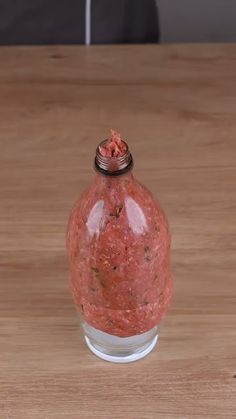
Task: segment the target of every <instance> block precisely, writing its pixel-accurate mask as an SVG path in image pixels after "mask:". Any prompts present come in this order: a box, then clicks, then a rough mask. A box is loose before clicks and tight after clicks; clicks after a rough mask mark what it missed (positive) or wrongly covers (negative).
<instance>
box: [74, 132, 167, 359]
mask: <svg viewBox="0 0 236 419" xmlns="http://www.w3.org/2000/svg"><path fill="white" fill-rule="evenodd" d="M132 167H133V159H132V155H131V153H130V151H129V148H128V145H127V144H126V143H125V142H124V141H122V140H121V139H120V136H119V134H117V133H115V132H114V131H112V136H111V138H110V139H108V140H105V141H103V142H102V143H100V144H99V146H98V147H97V150H96V157H95V169H96V172H97V173H96V176H95V179H94V181H93V182H92V184H91V185H90V186H89V187H88V189H86V190H85V191H84V192H83V194H82V195H81V197H80V198H79V200H78V201H77V202H76V204H75V206H74V208H73V209H72V211H71V214H70V218H69V223H68V233H67V250H68V256H69V265H70V289H71V291H72V295H73V299H74V302H75V305H76V307H77V309H78V312H79V315H80V320H81V325H82V330H83V333H84V337H85V341H86V343H87V345H88V347H89V348H90V350H91V351H92V352H93V353H95V354H96V355H97V356H99V357H100V358H102V359H105V360H107V361H112V362H121V363H123V362H131V361H135V360H137V359H140V358H143V357H144V356H146V355H147V354H148V353H149V352H150V351H151V350H152V349H153V348H154V346H155V344H156V342H157V338H158V324H159V322H160V320H161V318H162V316H163V314H164V313H165V312H166V311H167V308H168V306H169V304H170V300H171V292H172V282H171V275H170V272H169V249H170V234H169V230H168V224H167V220H166V217H165V215H164V213H163V211H162V210H161V208H160V206H159V204H158V202H157V201H156V200H155V199H154V198H153V196H152V195H151V193H150V192H149V191H148V190H147V189H146V187H144V186H143V185H141V184H140V183H139V182H138V181H137V180H136V179H135V178H134V176H133V173H132Z"/></svg>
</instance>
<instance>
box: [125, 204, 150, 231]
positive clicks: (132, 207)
mask: <svg viewBox="0 0 236 419" xmlns="http://www.w3.org/2000/svg"><path fill="white" fill-rule="evenodd" d="M125 208H126V213H127V217H128V221H129V226H130V228H131V229H132V231H133V232H134V233H135V234H143V233H144V232H145V230H147V223H146V217H145V215H144V213H143V210H142V208H140V206H139V205H138V204H137V202H135V201H134V199H133V198H130V197H128V198H126V199H125Z"/></svg>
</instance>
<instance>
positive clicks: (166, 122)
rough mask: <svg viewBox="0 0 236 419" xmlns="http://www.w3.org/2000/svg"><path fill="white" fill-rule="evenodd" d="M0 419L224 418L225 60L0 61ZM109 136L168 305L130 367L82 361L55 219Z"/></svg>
mask: <svg viewBox="0 0 236 419" xmlns="http://www.w3.org/2000/svg"><path fill="white" fill-rule="evenodd" d="M0 63H1V65H0V140H1V148H0V150H1V153H0V168H1V176H0V188H1V191H0V200H1V204H0V211H1V213H0V255H1V266H0V267H1V282H0V288H1V291H0V393H1V396H0V412H1V413H0V418H1V419H79V418H82V419H92V418H94V419H156V418H161V419H175V418H179V419H189V418H194V419H197V418H198V419H202V418H222V419H226V418H235V417H236V278H235V270H236V258H235V249H236V240H235V239H236V223H235V221H236V194H235V186H236V166H235V159H236V45H194V46H193V45H188V46H187V45H181V46H180V45H176V46H112V47H110V46H97V47H95V46H94V47H91V48H90V47H89V48H86V47H83V46H81V47H77V46H74V47H36V48H27V47H21V48H12V47H11V48H5V47H2V48H1V49H0ZM109 128H114V129H117V130H120V132H121V133H122V135H123V136H124V138H126V139H128V141H129V144H130V147H131V149H132V152H133V155H134V158H135V162H136V175H137V176H138V177H139V179H140V180H142V181H143V182H144V183H146V184H147V185H148V186H149V187H150V189H151V190H152V191H153V192H154V193H155V194H156V195H158V197H159V199H160V201H161V203H162V206H163V207H164V208H165V211H166V213H167V215H168V217H169V221H170V225H171V230H172V236H173V245H172V271H173V276H174V302H173V305H172V308H171V310H170V312H169V314H168V316H167V317H166V318H165V320H164V321H163V323H162V327H161V332H160V341H159V344H158V346H157V347H156V349H155V350H154V351H153V352H152V353H151V354H150V355H149V356H148V357H147V358H146V359H144V360H142V361H139V362H136V363H133V364H127V365H115V364H110V363H106V362H104V361H101V360H100V359H98V358H96V357H95V356H94V355H92V354H91V353H90V352H89V350H88V349H87V348H86V347H85V345H84V343H83V340H82V337H81V335H80V333H79V330H78V325H77V318H76V313H75V310H74V307H73V304H72V301H71V297H70V294H69V292H68V286H67V276H68V271H67V262H66V255H65V248H64V247H65V246H64V238H65V229H66V223H67V216H68V212H69V210H70V208H71V205H72V203H73V202H74V201H75V199H76V198H77V196H78V195H79V194H80V193H81V191H82V189H83V188H84V187H85V185H87V184H88V182H89V181H90V180H91V179H92V176H93V170H92V161H93V156H94V152H95V147H96V145H97V143H98V141H100V140H101V139H103V138H105V137H106V136H107V134H108V130H109Z"/></svg>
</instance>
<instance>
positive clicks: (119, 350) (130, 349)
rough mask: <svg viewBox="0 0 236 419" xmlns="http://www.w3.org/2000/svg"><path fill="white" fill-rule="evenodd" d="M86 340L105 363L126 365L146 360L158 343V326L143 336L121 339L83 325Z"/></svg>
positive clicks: (86, 324) (85, 324)
mask: <svg viewBox="0 0 236 419" xmlns="http://www.w3.org/2000/svg"><path fill="white" fill-rule="evenodd" d="M82 327H83V331H84V338H85V342H86V344H87V346H88V347H89V349H90V350H91V351H92V352H93V353H94V354H95V355H97V356H98V357H99V358H102V359H104V360H105V361H110V362H116V363H126V362H133V361H137V360H138V359H141V358H144V357H145V356H146V355H148V354H149V352H151V350H152V349H153V348H154V346H155V345H156V343H157V339H158V334H157V329H158V328H157V326H155V327H153V329H151V330H149V331H148V332H145V333H142V334H141V335H135V336H130V337H128V338H121V337H118V336H113V335H109V334H108V333H104V332H101V331H100V330H98V329H95V328H94V327H92V326H90V325H89V324H88V323H85V322H83V323H82Z"/></svg>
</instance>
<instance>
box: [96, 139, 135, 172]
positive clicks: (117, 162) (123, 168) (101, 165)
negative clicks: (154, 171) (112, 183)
mask: <svg viewBox="0 0 236 419" xmlns="http://www.w3.org/2000/svg"><path fill="white" fill-rule="evenodd" d="M105 142H106V140H105V141H102V142H101V143H100V144H99V146H98V147H97V150H96V156H95V170H96V171H97V172H98V173H100V174H102V175H104V176H109V177H117V176H123V175H124V174H128V173H129V172H130V173H131V171H132V168H133V158H132V155H131V153H130V151H129V148H128V145H127V144H126V143H125V146H126V148H125V152H124V154H122V155H121V156H118V157H113V156H104V155H102V154H101V152H100V149H101V147H102V146H103V144H104V143H105Z"/></svg>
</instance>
